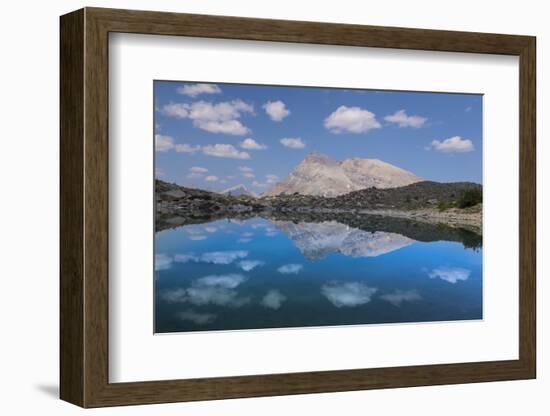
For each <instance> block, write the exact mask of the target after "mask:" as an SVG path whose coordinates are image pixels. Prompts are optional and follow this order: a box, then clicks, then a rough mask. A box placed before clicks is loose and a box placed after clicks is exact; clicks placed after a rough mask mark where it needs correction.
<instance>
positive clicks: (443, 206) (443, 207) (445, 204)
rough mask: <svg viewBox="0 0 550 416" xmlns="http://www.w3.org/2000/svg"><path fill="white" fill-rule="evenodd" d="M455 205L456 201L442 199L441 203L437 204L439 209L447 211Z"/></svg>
mask: <svg viewBox="0 0 550 416" xmlns="http://www.w3.org/2000/svg"><path fill="white" fill-rule="evenodd" d="M454 207H456V204H455V203H454V202H446V201H441V202H439V204H437V209H438V210H439V211H445V210H446V209H449V208H454Z"/></svg>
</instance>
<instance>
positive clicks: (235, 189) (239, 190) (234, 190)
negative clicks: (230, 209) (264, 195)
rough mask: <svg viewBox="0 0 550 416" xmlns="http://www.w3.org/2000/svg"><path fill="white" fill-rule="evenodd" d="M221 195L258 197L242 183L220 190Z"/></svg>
mask: <svg viewBox="0 0 550 416" xmlns="http://www.w3.org/2000/svg"><path fill="white" fill-rule="evenodd" d="M220 194H222V195H231V196H249V197H252V198H258V195H257V194H256V193H254V192H252V191H251V190H250V189H248V188H247V187H246V186H245V185H244V184H242V183H240V184H238V185H235V186H232V187H230V188H227V189H225V190H223V191H221V192H220Z"/></svg>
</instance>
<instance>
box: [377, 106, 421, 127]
mask: <svg viewBox="0 0 550 416" xmlns="http://www.w3.org/2000/svg"><path fill="white" fill-rule="evenodd" d="M384 120H386V121H389V122H390V123H396V124H397V125H398V126H399V127H415V128H420V127H422V126H423V125H424V123H426V121H427V120H428V119H427V118H425V117H420V116H409V115H407V113H406V112H405V110H399V111H396V112H395V113H393V114H390V115H387V116H386V117H384Z"/></svg>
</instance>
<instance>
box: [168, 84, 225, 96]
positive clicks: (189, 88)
mask: <svg viewBox="0 0 550 416" xmlns="http://www.w3.org/2000/svg"><path fill="white" fill-rule="evenodd" d="M176 91H177V92H178V93H179V94H183V95H187V96H189V97H196V96H197V95H200V94H221V92H222V90H221V89H220V87H218V86H217V85H216V84H186V85H184V86H183V87H179V88H178V89H177V90H176Z"/></svg>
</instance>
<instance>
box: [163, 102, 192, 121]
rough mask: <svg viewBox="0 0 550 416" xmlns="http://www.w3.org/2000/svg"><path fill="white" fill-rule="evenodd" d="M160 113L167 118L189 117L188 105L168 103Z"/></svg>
mask: <svg viewBox="0 0 550 416" xmlns="http://www.w3.org/2000/svg"><path fill="white" fill-rule="evenodd" d="M161 112H162V113H163V114H164V115H166V116H168V117H176V118H187V117H188V116H189V104H185V103H170V104H166V105H164V106H163V107H162V110H161Z"/></svg>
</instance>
